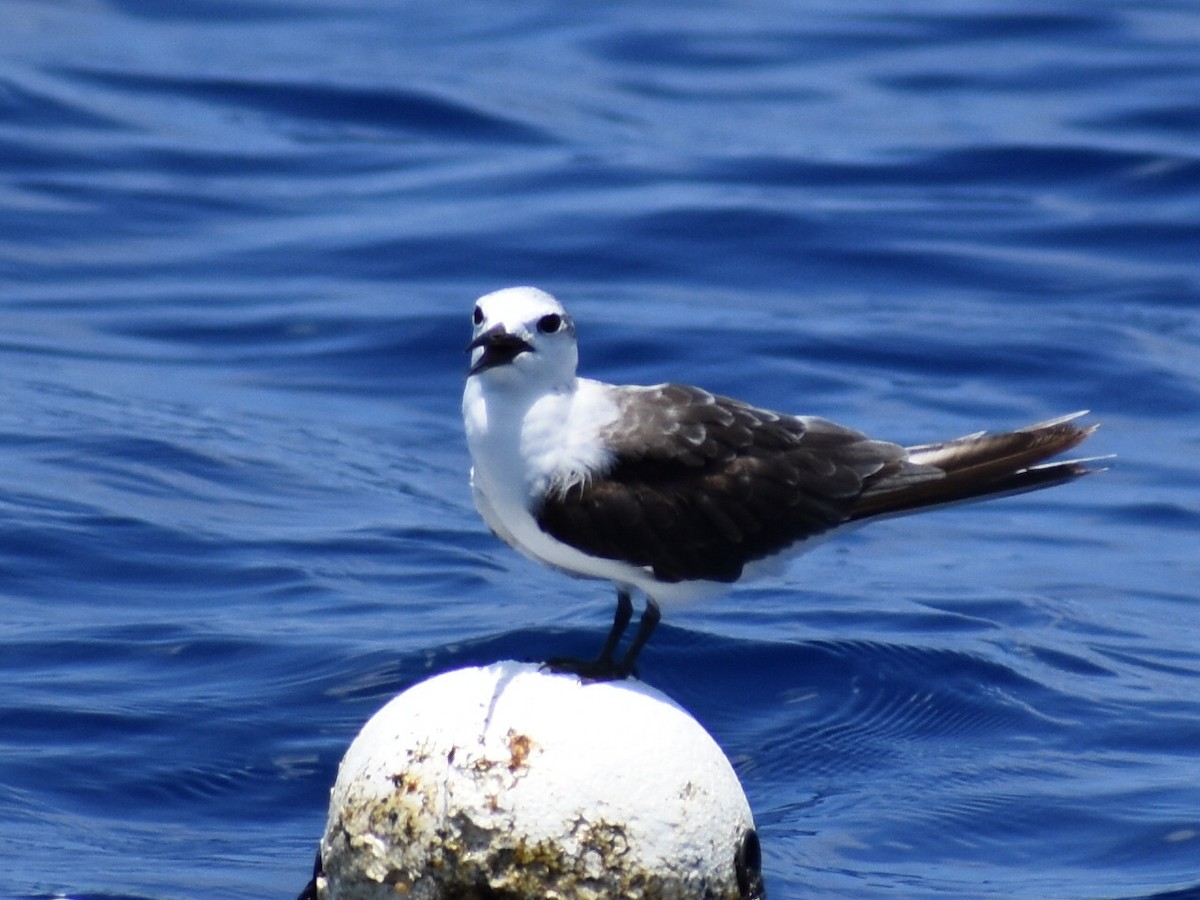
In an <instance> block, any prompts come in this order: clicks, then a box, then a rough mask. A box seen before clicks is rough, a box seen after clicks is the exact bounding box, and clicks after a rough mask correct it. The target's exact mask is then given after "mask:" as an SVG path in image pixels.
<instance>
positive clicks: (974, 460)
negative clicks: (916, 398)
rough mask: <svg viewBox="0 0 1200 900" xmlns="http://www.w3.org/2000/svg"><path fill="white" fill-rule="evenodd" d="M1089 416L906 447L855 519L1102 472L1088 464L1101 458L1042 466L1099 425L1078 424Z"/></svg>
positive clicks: (873, 485)
mask: <svg viewBox="0 0 1200 900" xmlns="http://www.w3.org/2000/svg"><path fill="white" fill-rule="evenodd" d="M1084 415H1087V411H1086V410H1085V411H1083V412H1077V413H1072V414H1071V415H1068V416H1061V417H1059V418H1057V419H1051V420H1050V421H1048V422H1039V423H1037V424H1036V425H1030V426H1028V427H1026V428H1021V429H1019V430H1017V431H1012V432H1008V433H1006V434H988V433H986V432H978V433H976V434H969V435H966V436H965V437H960V438H955V439H954V440H951V441H943V442H941V443H937V444H921V445H919V446H915V447H907V448H905V449H906V450H907V454H906V456H905V458H904V459H903V460H901V461H900V462H897V463H894V464H892V465H889V466H886V467H884V468H883V469H882V470H880V471H879V473H878V474H876V475H875V476H873V477H872V478H871V479H870V481H869V482H868V484H867V486H866V489H865V490H864V491H863V493H862V494H861V496H860V497H859V498H858V501H857V502H856V503H855V505H854V508H853V509H852V510H851V512H850V521H856V520H861V519H869V518H874V517H876V516H891V515H900V514H903V513H907V512H915V511H917V510H920V509H927V508H929V507H933V506H945V505H950V504H955V503H967V502H970V501H973V500H986V499H990V498H992V497H1000V496H1005V495H1008V494H1020V493H1024V492H1025V491H1036V490H1040V489H1041V488H1045V487H1052V486H1053V485H1056V484H1062V483H1064V482H1067V481H1072V480H1074V479H1076V478H1078V477H1080V476H1081V475H1087V474H1089V473H1091V472H1096V471H1101V470H1100V469H1097V468H1094V467H1092V466H1089V465H1088V463H1092V462H1096V461H1097V460H1096V458H1091V459H1070V460H1063V461H1061V462H1051V463H1045V462H1043V460H1045V459H1048V458H1050V457H1052V456H1056V455H1058V454H1059V453H1064V452H1066V451H1067V450H1070V449H1071V448H1072V447H1075V446H1077V445H1078V444H1080V443H1082V442H1083V441H1084V440H1086V439H1087V438H1088V436H1090V435H1091V434H1092V433H1093V432H1094V431H1095V430H1096V429H1097V428H1098V427H1100V426H1099V425H1086V426H1083V425H1077V424H1075V420H1076V419H1079V418H1080V417H1082V416H1084Z"/></svg>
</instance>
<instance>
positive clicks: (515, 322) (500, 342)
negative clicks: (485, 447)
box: [467, 287, 579, 388]
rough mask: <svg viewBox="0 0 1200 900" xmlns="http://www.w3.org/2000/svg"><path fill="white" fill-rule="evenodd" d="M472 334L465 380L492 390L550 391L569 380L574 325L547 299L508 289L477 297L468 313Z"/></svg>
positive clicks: (530, 290)
mask: <svg viewBox="0 0 1200 900" xmlns="http://www.w3.org/2000/svg"><path fill="white" fill-rule="evenodd" d="M471 320H472V322H473V323H474V326H475V330H474V334H473V337H472V339H471V343H469V344H468V345H467V350H468V351H469V352H470V353H471V369H470V371H469V372H468V373H467V377H468V378H482V379H486V380H487V381H489V382H491V383H493V384H496V385H518V384H523V385H531V386H537V387H541V388H556V387H560V386H564V385H568V384H570V383H571V381H572V380H573V379H574V378H575V368H576V366H577V365H578V363H579V350H578V348H577V347H576V345H575V323H574V322H572V321H571V317H570V316H569V315H567V311H566V310H565V309H563V306H562V304H561V303H559V302H558V301H557V300H556V299H554V297H552V296H551V295H550V294H547V293H546V292H545V291H542V290H538V289H537V288H534V287H512V288H505V289H504V290H500V291H494V292H492V293H490V294H485V295H484V296H482V297H480V298H479V300H477V301H476V303H475V311H474V312H473V313H472V319H471Z"/></svg>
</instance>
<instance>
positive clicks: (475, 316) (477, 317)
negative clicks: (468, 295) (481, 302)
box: [471, 306, 483, 325]
mask: <svg viewBox="0 0 1200 900" xmlns="http://www.w3.org/2000/svg"><path fill="white" fill-rule="evenodd" d="M471 321H472V322H474V323H475V324H476V325H482V324H483V310H482V309H480V308H479V307H478V306H477V307H475V312H473V313H472V314H471Z"/></svg>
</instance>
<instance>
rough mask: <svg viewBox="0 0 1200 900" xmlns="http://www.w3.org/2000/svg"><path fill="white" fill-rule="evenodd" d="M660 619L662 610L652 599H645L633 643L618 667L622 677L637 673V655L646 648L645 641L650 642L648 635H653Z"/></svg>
mask: <svg viewBox="0 0 1200 900" xmlns="http://www.w3.org/2000/svg"><path fill="white" fill-rule="evenodd" d="M660 619H662V610H660V609H659V608H658V604H657V603H655V602H654V598H653V597H647V598H646V611H645V612H644V613H642V620H641V621H640V622H638V630H637V634H635V635H634V636H633V643H632V644H630V645H629V649H628V650H626V651H625V656H624V658H623V659H622V660H621V665H620V666H618V669H619V670H620V671H622V672H624V673H625V675H624V676H622V677H628V676H630V675H633V674H635V673H636V672H637V658H638V654H639V653H641V652H642V648H643V647H645V646H646V641H648V640H650V635H652V634H654V629H655V628H657V627H658V623H659V620H660Z"/></svg>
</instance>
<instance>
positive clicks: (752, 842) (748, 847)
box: [733, 828, 767, 900]
mask: <svg viewBox="0 0 1200 900" xmlns="http://www.w3.org/2000/svg"><path fill="white" fill-rule="evenodd" d="M733 869H734V873H735V874H736V875H737V883H738V895H739V896H740V897H741V898H742V900H766V896H767V889H766V886H765V885H764V884H763V878H762V846H761V845H760V844H759V843H758V833H757V832H756V831H755V830H754V829H753V828H751V829H750V830H749V831H747V832H746V833H745V834H743V835H742V839H741V841H740V842H739V843H738V848H737V851H736V852H735V853H734V854H733Z"/></svg>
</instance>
